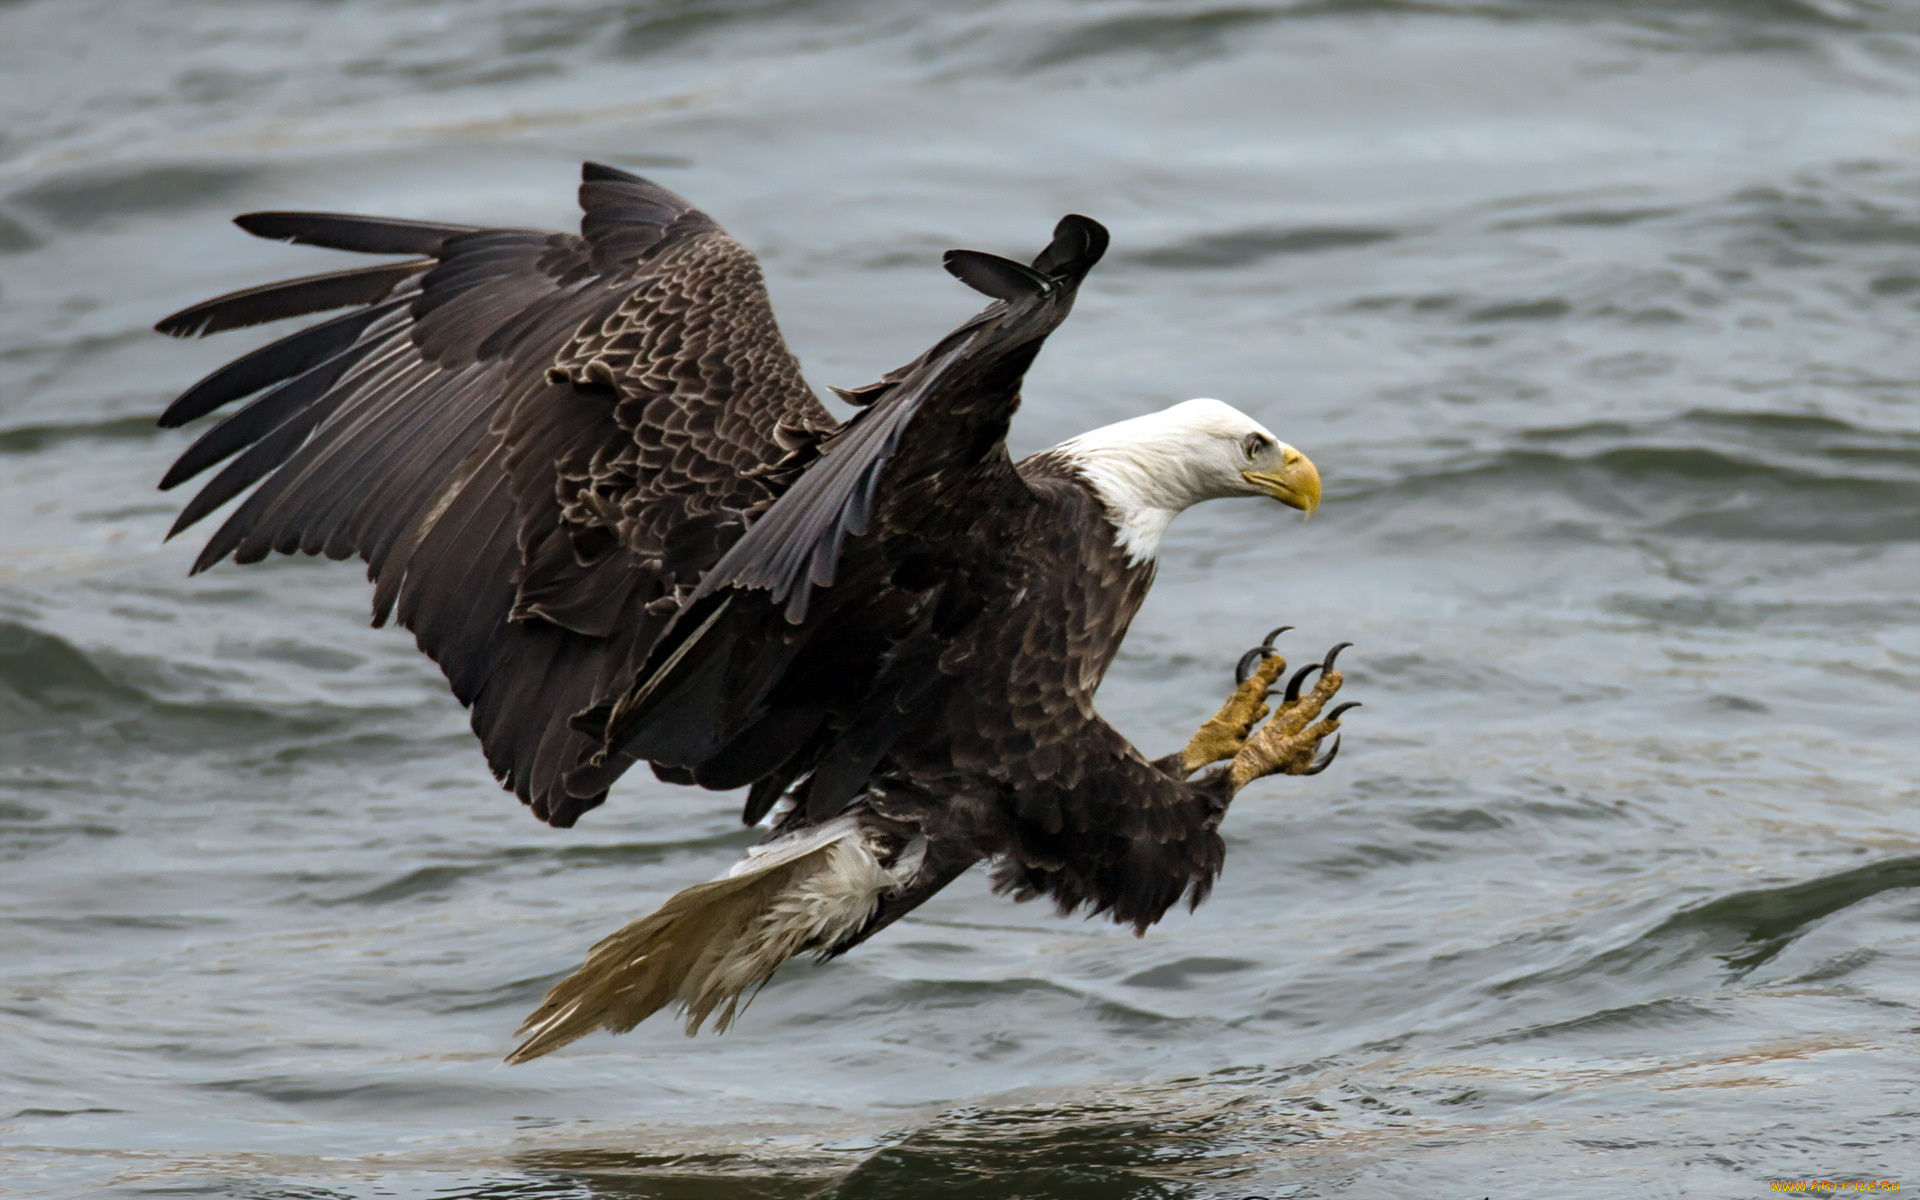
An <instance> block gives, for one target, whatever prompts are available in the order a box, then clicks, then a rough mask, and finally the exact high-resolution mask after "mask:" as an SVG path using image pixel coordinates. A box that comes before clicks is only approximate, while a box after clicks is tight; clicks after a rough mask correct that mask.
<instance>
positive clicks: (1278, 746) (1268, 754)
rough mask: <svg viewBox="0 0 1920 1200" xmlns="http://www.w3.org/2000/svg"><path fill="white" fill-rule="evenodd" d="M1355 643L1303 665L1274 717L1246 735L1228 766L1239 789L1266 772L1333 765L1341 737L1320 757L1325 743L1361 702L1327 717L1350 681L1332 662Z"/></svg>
mask: <svg viewBox="0 0 1920 1200" xmlns="http://www.w3.org/2000/svg"><path fill="white" fill-rule="evenodd" d="M1351 644H1352V643H1351V642H1342V643H1340V644H1339V645H1338V646H1335V647H1334V648H1333V649H1331V650H1329V651H1327V656H1326V658H1324V659H1322V660H1321V661H1319V662H1317V663H1309V664H1308V665H1307V666H1304V667H1302V668H1300V670H1299V671H1298V672H1296V673H1295V674H1294V676H1293V678H1292V679H1291V680H1289V681H1288V682H1287V689H1286V692H1285V693H1284V694H1283V695H1282V697H1281V702H1280V707H1279V709H1278V710H1277V711H1276V712H1275V713H1274V716H1273V719H1272V720H1271V721H1268V722H1267V723H1266V724H1265V725H1263V726H1261V727H1260V728H1259V729H1258V730H1257V731H1255V732H1253V733H1252V734H1250V735H1249V736H1248V737H1247V739H1246V744H1245V745H1243V746H1241V748H1240V750H1239V752H1238V753H1237V754H1235V755H1234V756H1233V763H1232V765H1231V766H1229V767H1228V768H1227V772H1228V778H1229V779H1230V780H1231V781H1232V784H1233V790H1234V791H1236V792H1237V791H1239V790H1240V789H1241V788H1243V787H1245V786H1247V785H1248V784H1249V783H1252V782H1253V781H1254V780H1256V779H1260V778H1262V777H1264V776H1267V775H1318V774H1319V773H1320V772H1322V771H1324V770H1326V769H1327V768H1328V767H1329V766H1331V765H1332V764H1333V759H1334V756H1335V755H1337V754H1339V753H1340V739H1338V738H1334V741H1333V744H1332V745H1331V746H1330V747H1328V749H1327V752H1326V754H1324V755H1322V756H1320V757H1318V758H1316V757H1315V755H1316V753H1317V752H1318V751H1319V748H1320V743H1321V742H1323V741H1324V740H1326V739H1327V738H1328V737H1329V736H1331V735H1332V734H1333V733H1334V732H1335V731H1337V730H1338V729H1339V728H1340V718H1341V716H1342V715H1343V714H1345V713H1346V712H1347V711H1348V710H1350V709H1355V708H1359V707H1360V705H1359V703H1358V702H1357V701H1350V702H1348V703H1346V704H1342V705H1340V706H1339V707H1337V708H1335V709H1334V710H1333V711H1331V712H1328V713H1327V714H1326V715H1325V716H1324V717H1322V716H1321V715H1320V714H1321V712H1322V710H1324V709H1325V708H1326V705H1327V701H1329V700H1331V699H1333V696H1334V693H1336V692H1338V691H1339V690H1340V685H1341V684H1342V683H1345V682H1346V679H1345V677H1343V676H1342V675H1341V674H1340V672H1338V671H1336V670H1334V669H1333V663H1334V660H1335V659H1337V658H1338V657H1340V652H1341V651H1342V650H1345V649H1346V648H1347V647H1348V646H1349V645H1351ZM1315 672H1318V673H1319V675H1320V678H1318V679H1316V680H1315V681H1314V684H1313V687H1312V688H1311V689H1310V690H1307V691H1306V692H1304V693H1303V692H1302V690H1301V689H1302V688H1303V687H1304V686H1305V684H1306V680H1307V677H1308V676H1309V675H1312V674H1314V673H1315ZM1316 718H1317V719H1316Z"/></svg>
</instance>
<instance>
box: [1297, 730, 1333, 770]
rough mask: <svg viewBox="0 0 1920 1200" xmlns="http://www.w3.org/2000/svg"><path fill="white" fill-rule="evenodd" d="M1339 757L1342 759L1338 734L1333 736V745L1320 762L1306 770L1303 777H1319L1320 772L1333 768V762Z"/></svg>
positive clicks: (1321, 757) (1328, 748)
mask: <svg viewBox="0 0 1920 1200" xmlns="http://www.w3.org/2000/svg"><path fill="white" fill-rule="evenodd" d="M1339 757H1340V735H1339V734H1337V733H1336V734H1334V735H1333V745H1331V746H1328V747H1327V752H1326V753H1325V754H1323V755H1321V756H1320V761H1319V762H1316V763H1314V764H1313V765H1312V766H1310V767H1308V768H1307V769H1306V770H1304V771H1302V772H1300V773H1301V774H1302V775H1318V774H1319V773H1320V772H1322V771H1324V770H1326V769H1327V768H1328V767H1330V766H1332V765H1333V760H1334V759H1336V758H1339Z"/></svg>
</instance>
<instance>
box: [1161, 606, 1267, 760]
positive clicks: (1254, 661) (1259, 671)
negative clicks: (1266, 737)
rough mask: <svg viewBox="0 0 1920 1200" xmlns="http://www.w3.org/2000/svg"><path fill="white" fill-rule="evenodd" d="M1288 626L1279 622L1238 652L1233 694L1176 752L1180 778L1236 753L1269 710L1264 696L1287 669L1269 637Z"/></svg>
mask: <svg viewBox="0 0 1920 1200" xmlns="http://www.w3.org/2000/svg"><path fill="white" fill-rule="evenodd" d="M1288 628H1289V627H1288V626H1284V625H1283V626H1281V627H1280V628H1279V629H1276V630H1274V631H1273V632H1272V633H1270V634H1268V635H1267V640H1266V641H1264V642H1261V643H1260V644H1259V645H1258V646H1255V647H1254V648H1253V649H1251V650H1249V651H1247V652H1246V653H1245V654H1243V655H1241V656H1240V663H1239V666H1238V667H1236V668H1235V670H1234V673H1233V678H1234V682H1235V684H1236V685H1237V686H1235V688H1234V689H1233V694H1232V695H1231V696H1228V697H1227V702H1226V703H1225V704H1222V705H1221V706H1220V711H1219V712H1217V713H1214V714H1213V716H1211V717H1209V718H1207V723H1206V724H1204V725H1202V726H1201V727H1200V729H1199V732H1197V733H1195V734H1194V735H1193V738H1192V740H1191V741H1189V742H1188V743H1187V748H1186V749H1185V750H1182V751H1181V752H1180V754H1179V762H1178V765H1177V767H1176V768H1175V769H1176V770H1177V771H1178V772H1179V775H1180V778H1182V779H1185V778H1186V777H1187V776H1189V775H1191V774H1193V773H1194V772H1195V771H1198V770H1199V769H1200V768H1201V767H1204V766H1208V765H1211V764H1213V763H1217V762H1225V761H1226V760H1227V759H1230V758H1232V757H1233V756H1234V755H1236V754H1238V753H1240V747H1241V746H1243V745H1245V744H1246V740H1247V735H1248V734H1249V733H1251V732H1253V727H1254V726H1255V725H1258V724H1259V723H1260V719H1261V718H1262V717H1265V716H1266V715H1267V714H1268V713H1269V712H1271V711H1272V709H1271V708H1269V707H1268V705H1267V697H1268V696H1270V695H1272V694H1273V687H1274V685H1275V684H1276V683H1278V682H1280V677H1281V676H1282V675H1284V674H1286V670H1287V660H1286V659H1284V658H1281V657H1280V656H1279V655H1278V654H1275V653H1274V652H1273V639H1274V638H1276V637H1279V636H1280V635H1281V634H1283V633H1285V632H1286V631H1287V629H1288Z"/></svg>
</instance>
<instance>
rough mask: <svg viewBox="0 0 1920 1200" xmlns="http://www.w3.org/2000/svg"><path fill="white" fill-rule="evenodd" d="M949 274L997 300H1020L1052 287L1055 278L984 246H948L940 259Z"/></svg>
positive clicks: (1039, 294) (1045, 291) (1046, 291)
mask: <svg viewBox="0 0 1920 1200" xmlns="http://www.w3.org/2000/svg"><path fill="white" fill-rule="evenodd" d="M940 262H941V265H942V266H944V267H946V269H947V274H949V275H951V276H953V277H954V278H955V279H958V280H959V281H960V282H961V283H964V284H966V285H967V286H968V287H970V288H972V289H973V290H974V291H976V292H982V293H984V294H986V295H989V296H992V297H993V298H994V299H995V300H1019V299H1021V298H1023V297H1026V296H1042V295H1045V294H1046V293H1048V292H1050V291H1052V290H1053V280H1051V279H1049V278H1047V277H1046V276H1045V275H1042V274H1041V273H1040V272H1038V271H1036V270H1034V269H1033V268H1032V267H1030V266H1028V265H1027V264H1025V263H1018V262H1015V261H1013V260H1012V259H1010V258H1001V257H1000V256H999V255H998V254H988V253H986V252H984V251H981V250H949V251H947V252H946V254H945V255H944V256H943V257H942V258H941V260H940Z"/></svg>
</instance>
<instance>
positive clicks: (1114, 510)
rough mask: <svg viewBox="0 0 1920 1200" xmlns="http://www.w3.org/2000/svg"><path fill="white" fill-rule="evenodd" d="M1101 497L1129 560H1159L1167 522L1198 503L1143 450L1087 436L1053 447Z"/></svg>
mask: <svg viewBox="0 0 1920 1200" xmlns="http://www.w3.org/2000/svg"><path fill="white" fill-rule="evenodd" d="M1047 453H1048V454H1049V455H1050V456H1053V457H1054V458H1055V459H1056V460H1057V461H1058V462H1059V463H1060V464H1061V465H1062V466H1064V467H1065V468H1066V469H1067V471H1068V472H1069V473H1070V474H1071V475H1072V476H1073V477H1074V478H1075V479H1076V480H1077V481H1078V482H1079V483H1080V484H1081V485H1082V486H1084V487H1085V488H1086V489H1087V490H1088V491H1090V492H1092V493H1093V495H1094V498H1095V499H1097V500H1098V501H1099V502H1100V507H1101V510H1102V512H1103V513H1104V514H1105V516H1106V520H1107V524H1108V525H1110V526H1112V528H1113V544H1114V545H1115V546H1116V547H1118V548H1119V549H1120V551H1121V552H1122V553H1124V554H1125V555H1126V556H1127V565H1128V566H1130V567H1139V566H1143V565H1149V564H1152V563H1153V562H1155V561H1156V560H1157V559H1158V558H1159V555H1160V539H1161V538H1162V537H1163V536H1164V535H1165V534H1166V532H1167V526H1169V525H1171V524H1173V519H1174V518H1175V517H1177V516H1179V515H1180V514H1181V513H1182V512H1183V511H1185V510H1186V508H1187V507H1188V506H1189V505H1190V504H1192V502H1193V500H1192V498H1191V497H1190V496H1189V495H1188V494H1187V493H1186V491H1185V490H1184V489H1181V488H1179V487H1177V486H1176V487H1169V486H1168V480H1167V479H1166V478H1165V476H1164V475H1162V474H1160V473H1159V472H1157V471H1156V470H1155V469H1154V468H1155V466H1156V465H1157V464H1154V463H1152V462H1150V461H1146V460H1144V459H1143V458H1142V457H1141V456H1138V455H1135V454H1130V453H1125V452H1115V451H1114V449H1112V448H1108V447H1102V446H1088V445H1086V444H1084V442H1083V441H1082V440H1081V439H1075V440H1074V441H1070V442H1065V443H1062V444H1061V445H1059V446H1055V447H1054V448H1053V449H1052V450H1050V451H1048V452H1047Z"/></svg>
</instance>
